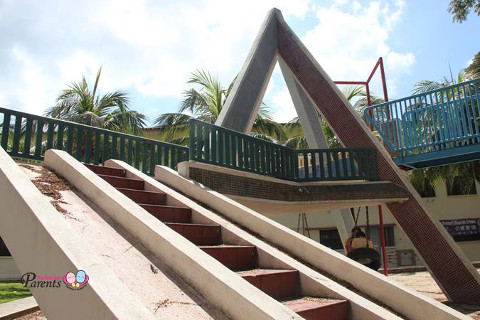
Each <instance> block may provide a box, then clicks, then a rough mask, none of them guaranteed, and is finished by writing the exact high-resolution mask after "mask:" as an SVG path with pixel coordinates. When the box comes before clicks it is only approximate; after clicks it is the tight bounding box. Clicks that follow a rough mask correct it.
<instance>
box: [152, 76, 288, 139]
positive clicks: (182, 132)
mask: <svg viewBox="0 0 480 320" xmlns="http://www.w3.org/2000/svg"><path fill="white" fill-rule="evenodd" d="M234 82H235V79H234V80H233V81H232V83H231V84H230V86H229V87H228V88H227V89H225V88H223V87H222V85H221V84H220V82H219V81H218V80H217V79H216V78H214V77H212V75H211V74H210V73H209V72H206V71H204V70H196V71H195V72H193V73H192V74H191V76H190V79H189V80H188V83H191V84H194V85H196V86H198V87H199V89H196V88H190V89H188V90H185V91H184V92H183V97H184V99H183V101H182V102H181V103H180V107H179V109H178V112H174V113H164V114H161V115H159V116H158V118H157V119H155V122H154V124H155V125H157V126H158V127H157V129H158V133H159V134H160V136H161V137H162V140H165V141H169V142H172V143H177V144H184V145H185V144H187V143H188V122H189V120H190V119H198V120H202V121H205V122H208V123H215V121H216V120H217V118H218V116H219V115H220V112H221V111H222V108H223V106H224V104H225V101H226V100H227V97H228V95H229V94H230V92H231V90H232V87H233V84H234ZM252 135H253V136H256V137H258V138H261V139H265V140H269V141H275V140H279V139H283V138H284V136H285V134H284V132H283V128H282V127H281V126H280V125H279V124H278V123H276V122H275V121H273V119H272V117H271V115H270V114H269V112H268V108H267V107H266V106H265V104H262V106H261V107H260V111H259V113H258V116H257V118H256V119H255V122H254V124H253V128H252Z"/></svg>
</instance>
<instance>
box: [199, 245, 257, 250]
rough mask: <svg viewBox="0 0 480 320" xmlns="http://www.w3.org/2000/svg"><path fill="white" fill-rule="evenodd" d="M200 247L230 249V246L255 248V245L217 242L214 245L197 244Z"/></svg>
mask: <svg viewBox="0 0 480 320" xmlns="http://www.w3.org/2000/svg"><path fill="white" fill-rule="evenodd" d="M199 248H200V249H232V248H256V247H255V246H248V245H240V244H218V245H214V246H199Z"/></svg>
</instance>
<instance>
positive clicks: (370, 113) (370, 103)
mask: <svg viewBox="0 0 480 320" xmlns="http://www.w3.org/2000/svg"><path fill="white" fill-rule="evenodd" d="M365 91H366V94H367V106H368V107H370V106H371V105H372V99H371V98H370V86H369V85H368V82H367V83H366V84H365ZM368 115H369V116H370V119H372V118H373V113H372V110H368ZM370 131H373V124H372V121H370Z"/></svg>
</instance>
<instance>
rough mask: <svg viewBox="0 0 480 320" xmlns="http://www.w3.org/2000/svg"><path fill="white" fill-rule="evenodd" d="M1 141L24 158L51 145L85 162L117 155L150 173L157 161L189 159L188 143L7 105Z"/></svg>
mask: <svg viewBox="0 0 480 320" xmlns="http://www.w3.org/2000/svg"><path fill="white" fill-rule="evenodd" d="M0 145H1V147H2V148H3V149H4V150H5V151H7V153H8V154H9V155H10V156H12V157H17V158H23V159H32V160H40V161H41V160H43V156H44V154H45V151H46V150H48V149H59V150H64V151H66V152H68V153H69V154H70V155H72V156H73V157H75V158H76V159H77V160H79V161H82V162H85V163H93V164H99V163H102V162H104V161H105V160H108V159H118V160H122V161H125V162H126V163H128V164H130V165H132V166H134V167H135V168H137V169H139V170H141V171H143V172H144V173H146V174H149V175H153V174H154V171H155V165H157V164H158V165H164V166H168V167H170V168H175V166H176V165H177V163H178V162H181V161H186V160H187V159H188V148H187V147H182V146H179V145H175V144H170V143H165V142H160V141H156V140H151V139H146V138H142V137H137V136H133V135H129V134H124V133H118V132H113V131H109V130H105V129H100V128H95V127H90V126H86V125H81V124H78V123H73V122H69V121H62V120H57V119H52V118H47V117H41V116H36V115H32V114H28V113H24V112H19V111H14V110H9V109H4V108H0Z"/></svg>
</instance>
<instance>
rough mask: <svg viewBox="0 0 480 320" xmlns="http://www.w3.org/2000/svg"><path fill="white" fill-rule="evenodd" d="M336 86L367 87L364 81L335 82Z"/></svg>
mask: <svg viewBox="0 0 480 320" xmlns="http://www.w3.org/2000/svg"><path fill="white" fill-rule="evenodd" d="M333 83H335V84H352V85H366V84H367V83H366V82H363V81H333Z"/></svg>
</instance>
